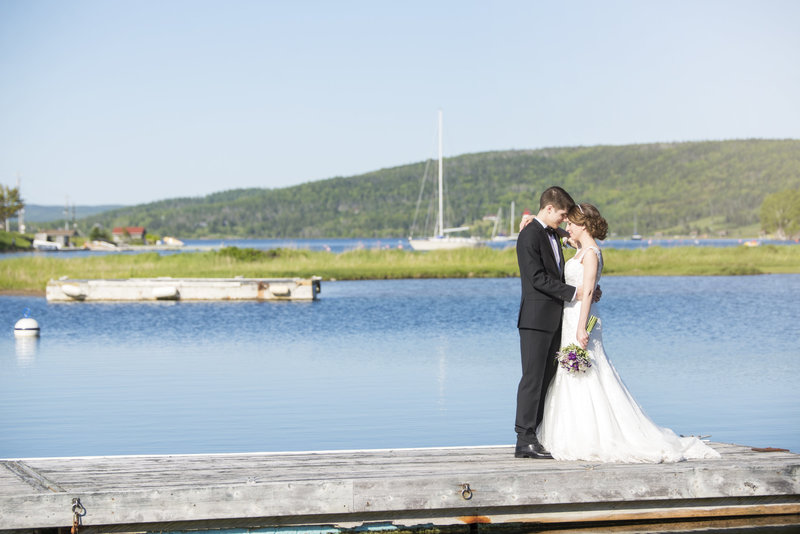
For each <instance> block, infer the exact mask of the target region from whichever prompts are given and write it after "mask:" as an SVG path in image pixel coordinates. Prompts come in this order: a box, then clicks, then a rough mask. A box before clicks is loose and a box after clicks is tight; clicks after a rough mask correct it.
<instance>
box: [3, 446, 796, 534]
mask: <svg viewBox="0 0 800 534" xmlns="http://www.w3.org/2000/svg"><path fill="white" fill-rule="evenodd" d="M711 445H712V446H713V447H714V448H715V449H716V450H718V451H719V452H720V454H721V455H722V458H721V459H715V460H692V461H687V462H680V463H674V464H589V463H586V462H558V461H554V460H530V459H516V458H514V457H513V447H510V446H497V447H466V448H436V449H397V450H367V451H332V452H316V453H315V452H308V453H259V454H216V455H215V454H210V455H181V456H116V457H114V456H111V457H85V458H31V459H18V460H0V532H3V531H13V530H14V529H42V528H56V527H69V526H72V525H73V521H79V523H80V525H79V527H80V528H79V532H83V533H89V532H112V531H113V532H133V531H136V532H143V531H146V532H169V531H177V530H184V529H208V530H210V529H229V528H253V529H257V528H265V529H271V530H273V531H275V530H278V531H287V530H290V531H292V532H294V531H299V530H312V531H315V532H324V533H336V532H341V531H347V530H355V531H363V530H420V531H421V530H424V531H431V530H449V531H452V530H459V529H460V530H462V531H464V532H469V531H471V530H473V531H474V530H476V529H490V528H493V527H495V526H522V527H523V528H527V529H529V530H533V529H535V528H541V527H543V526H548V528H555V527H556V526H557V525H565V524H569V525H575V524H585V523H592V524H596V523H600V524H604V523H607V522H615V523H616V522H642V521H675V520H691V521H700V520H722V519H724V520H725V524H726V525H731V524H735V523H736V522H737V521H739V522H742V523H743V524H753V523H756V524H761V525H764V524H783V525H786V524H790V525H795V524H800V523H799V522H800V516H798V514H800V455H798V454H793V453H789V452H780V451H779V452H756V451H755V450H753V449H751V448H749V447H743V446H738V445H728V444H721V443H712V444H711Z"/></svg>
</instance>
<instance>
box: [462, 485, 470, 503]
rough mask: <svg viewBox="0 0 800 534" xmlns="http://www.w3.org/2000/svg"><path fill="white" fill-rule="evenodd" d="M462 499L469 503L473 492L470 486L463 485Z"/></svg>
mask: <svg viewBox="0 0 800 534" xmlns="http://www.w3.org/2000/svg"><path fill="white" fill-rule="evenodd" d="M461 488H462V489H461V497H462V498H463V499H464V500H465V501H468V500H470V499H471V498H472V490H471V489H470V487H469V484H461Z"/></svg>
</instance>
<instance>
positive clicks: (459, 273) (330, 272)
mask: <svg viewBox="0 0 800 534" xmlns="http://www.w3.org/2000/svg"><path fill="white" fill-rule="evenodd" d="M568 256H569V254H568ZM604 257H605V270H604V273H603V274H604V276H701V275H703V276H705V275H754V274H775V273H800V246H792V245H788V246H776V245H764V246H760V247H743V246H741V247H728V248H723V247H719V248H716V247H676V248H661V247H650V248H647V249H640V250H620V249H606V250H605V251H604ZM312 275H318V276H322V277H323V279H325V280H381V279H401V278H503V277H515V276H519V270H518V268H517V258H516V253H515V251H514V250H513V248H512V249H507V250H495V249H492V248H478V249H461V250H453V251H439V252H427V253H418V252H411V251H405V250H354V251H349V252H343V253H339V254H333V253H330V252H312V251H308V250H294V249H276V250H266V251H262V250H253V249H237V248H235V247H231V248H226V249H222V250H220V251H210V252H184V253H180V254H172V255H166V256H160V255H159V254H157V253H143V254H134V255H105V256H93V257H82V258H69V257H54V256H44V257H43V256H36V257H24V258H9V259H7V260H0V291H2V292H4V293H6V294H8V293H20V292H22V293H31V292H32V293H34V294H38V293H39V292H44V289H45V286H46V284H47V282H48V280H51V279H57V278H59V277H62V276H66V277H69V278H83V279H95V278H133V277H157V276H171V277H175V278H177V277H200V278H205V277H209V278H210V277H221V278H228V277H234V276H244V277H246V278H248V277H253V278H258V277H264V278H268V277H295V276H297V277H309V276H312Z"/></svg>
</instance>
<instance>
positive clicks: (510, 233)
mask: <svg viewBox="0 0 800 534" xmlns="http://www.w3.org/2000/svg"><path fill="white" fill-rule="evenodd" d="M508 235H509V236H513V235H514V201H513V200H512V201H511V226H510V227H509V229H508Z"/></svg>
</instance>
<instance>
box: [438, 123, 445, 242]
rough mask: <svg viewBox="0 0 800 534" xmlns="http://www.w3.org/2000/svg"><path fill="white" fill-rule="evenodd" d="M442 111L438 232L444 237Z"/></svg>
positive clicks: (440, 124)
mask: <svg viewBox="0 0 800 534" xmlns="http://www.w3.org/2000/svg"><path fill="white" fill-rule="evenodd" d="M442 168H443V166H442V110H441V109H440V110H439V222H438V223H439V232H438V235H444V195H443V189H444V188H443V187H442Z"/></svg>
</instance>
